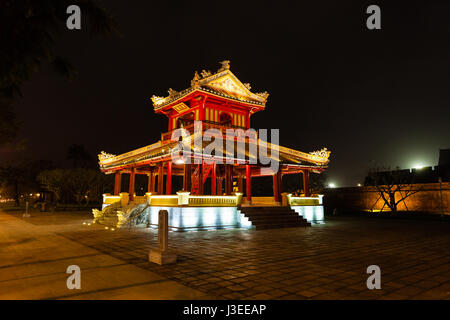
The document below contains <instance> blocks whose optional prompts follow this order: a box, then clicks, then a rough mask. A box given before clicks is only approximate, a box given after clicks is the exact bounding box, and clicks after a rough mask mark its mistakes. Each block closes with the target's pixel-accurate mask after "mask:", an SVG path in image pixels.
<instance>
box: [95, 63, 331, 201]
mask: <svg viewBox="0 0 450 320" xmlns="http://www.w3.org/2000/svg"><path fill="white" fill-rule="evenodd" d="M221 64H222V66H221V68H220V69H219V70H218V71H217V72H216V73H211V72H209V71H205V70H203V71H202V72H201V73H200V74H199V73H197V72H195V75H194V78H193V79H192V81H191V86H190V87H189V88H188V89H185V90H183V91H179V92H177V91H175V90H172V89H169V91H168V93H169V95H168V96H167V97H157V96H153V97H152V101H153V106H154V110H155V112H156V113H158V114H163V115H166V116H167V118H168V131H167V132H164V133H162V134H161V139H160V140H159V141H157V142H156V143H153V144H151V145H148V146H145V147H143V148H140V149H137V150H133V151H130V152H127V153H124V154H120V155H111V154H107V153H105V152H102V153H101V154H100V155H99V164H100V169H101V171H102V172H104V173H106V174H114V175H115V188H114V195H106V196H105V204H107V203H108V201H109V203H111V201H116V200H117V199H118V197H120V195H121V194H122V198H123V197H124V193H121V191H122V190H121V189H120V188H121V176H122V174H129V175H130V184H129V189H128V190H127V191H128V192H127V195H126V196H128V198H129V199H128V201H135V202H137V203H139V202H143V201H150V198H151V204H152V205H155V206H156V205H160V206H163V205H169V206H183V205H184V206H210V207H216V206H239V205H242V206H246V205H249V206H250V205H252V204H253V205H256V204H257V203H261V201H262V202H266V204H267V205H279V204H281V203H282V200H283V199H282V189H281V180H282V177H283V175H286V174H298V173H302V174H303V185H304V190H303V196H304V201H305V202H308V201H309V202H311V201H315V202H314V203H315V204H318V203H319V198H318V197H313V196H312V195H311V192H310V189H309V174H310V172H314V173H321V172H322V171H324V170H325V169H326V166H327V164H328V161H329V160H328V157H329V154H330V152H329V151H328V150H327V149H323V150H321V151H316V152H311V153H305V152H301V151H297V150H293V149H289V148H285V147H281V146H278V145H275V144H271V143H265V144H264V146H265V148H266V150H267V152H268V154H269V155H270V157H271V160H272V161H277V164H278V165H277V167H278V168H279V169H277V170H273V168H271V167H269V166H267V165H264V164H261V163H259V162H258V161H252V160H254V159H252V155H251V154H249V150H250V148H251V146H252V145H257V148H261V146H260V144H261V140H259V138H258V136H255V137H254V138H253V139H252V138H251V137H250V138H249V137H248V136H245V137H244V138H242V137H241V139H243V140H242V141H245V157H238V156H237V154H236V153H232V154H230V153H229V152H227V150H226V148H225V146H224V147H223V150H221V151H222V152H220V154H221V155H219V156H217V154H214V156H213V157H211V158H210V159H209V160H208V161H205V160H204V157H202V153H203V150H204V149H205V147H206V146H207V145H208V143H205V142H204V141H203V142H202V144H201V145H200V148H198V147H197V148H196V147H195V145H194V143H193V146H192V149H191V150H190V151H191V152H190V153H189V155H188V156H187V161H182V160H178V161H173V160H172V159H173V157H172V156H173V154H174V152H176V151H179V148H180V140H181V139H179V137H175V138H174V135H173V134H174V131H175V130H177V129H180V128H183V129H184V130H187V132H188V133H189V134H190V135H191V137H190V138H192V141H194V140H195V139H196V137H195V136H194V134H195V132H196V131H194V129H198V128H199V126H198V124H200V132H201V133H204V134H207V131H208V130H211V129H214V130H215V131H216V132H217V131H219V132H221V133H222V134H224V135H225V132H226V130H227V129H228V130H230V129H235V130H238V129H242V131H245V130H247V129H250V128H251V125H250V121H251V116H252V115H253V114H254V113H256V112H259V111H263V110H264V109H265V105H266V102H267V98H268V96H269V94H268V93H267V92H262V93H253V92H251V91H250V90H251V87H250V84H247V83H242V82H241V81H240V80H239V79H238V78H237V77H236V76H235V75H234V74H233V73H232V72H231V71H230V64H229V61H223V62H221ZM195 123H197V127H195V126H196V125H195ZM242 131H241V132H242ZM208 132H209V131H208ZM227 139H228V140H229V139H230V138H229V137H227V138H225V136H224V141H226V140H227ZM232 139H235V141H234V142H232V143H236V141H237V140H238V139H239V138H238V137H234V138H232ZM258 151H259V149H258ZM275 151H276V152H275ZM185 160H186V158H185ZM137 174H142V175H147V176H148V177H149V178H148V181H149V183H148V193H147V199H145V200H143V199H142V198H140V197H136V196H135V190H134V182H135V175H137ZM173 176H182V177H183V190H181V191H179V190H173V188H172V185H173V184H172V177H173ZM261 176H273V191H274V195H273V198H272V200H273V201H271V200H270V199H262V198H261V199H259V198H256V197H252V190H251V183H250V181H251V179H252V178H255V177H261ZM164 177H165V178H166V179H164ZM207 179H210V186H211V187H210V191H208V193H209V194H208V195H205V187H204V186H205V182H206V181H207ZM164 180H165V181H164ZM164 184H165V190H164ZM244 186H245V187H244ZM174 191H178V192H174ZM183 197H184V198H183ZM301 198H302V197H299V198H296V199H293V198H292V200H291V198H289V199H288V201H296V205H299V204H300V205H301V203H300V202H301V201H302V199H301ZM183 199H184V200H183ZM184 202H185V203H184Z"/></svg>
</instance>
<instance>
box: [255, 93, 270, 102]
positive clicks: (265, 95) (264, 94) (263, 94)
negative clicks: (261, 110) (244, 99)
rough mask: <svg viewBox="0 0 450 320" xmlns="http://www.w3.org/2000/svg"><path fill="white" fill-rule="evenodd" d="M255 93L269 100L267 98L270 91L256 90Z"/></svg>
mask: <svg viewBox="0 0 450 320" xmlns="http://www.w3.org/2000/svg"><path fill="white" fill-rule="evenodd" d="M255 94H256V95H257V96H260V97H261V98H263V99H264V100H267V98H268V97H269V93H268V92H267V91H264V92H255Z"/></svg>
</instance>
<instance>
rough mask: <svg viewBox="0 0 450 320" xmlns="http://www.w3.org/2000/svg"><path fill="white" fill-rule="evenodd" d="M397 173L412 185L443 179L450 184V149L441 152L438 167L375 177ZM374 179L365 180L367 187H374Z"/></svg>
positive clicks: (402, 170) (388, 172)
mask: <svg viewBox="0 0 450 320" xmlns="http://www.w3.org/2000/svg"><path fill="white" fill-rule="evenodd" d="M393 173H395V174H396V175H397V176H398V175H401V176H402V177H405V178H406V179H405V180H407V181H408V182H410V183H414V184H416V183H435V182H439V179H442V182H450V149H440V150H439V162H438V165H437V166H434V167H433V166H430V167H423V168H420V169H419V168H414V169H401V170H395V171H386V172H377V173H376V174H375V175H377V176H379V177H382V176H386V177H387V176H392V174H393ZM372 180H373V174H372V177H369V176H367V177H366V178H365V180H364V185H365V186H371V185H373V181H372ZM377 180H379V181H382V179H377Z"/></svg>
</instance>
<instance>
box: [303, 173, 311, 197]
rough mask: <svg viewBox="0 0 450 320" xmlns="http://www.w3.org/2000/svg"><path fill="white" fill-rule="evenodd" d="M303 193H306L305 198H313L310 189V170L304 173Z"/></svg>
mask: <svg viewBox="0 0 450 320" xmlns="http://www.w3.org/2000/svg"><path fill="white" fill-rule="evenodd" d="M303 192H304V193H305V197H309V196H311V191H310V189H309V170H304V171H303Z"/></svg>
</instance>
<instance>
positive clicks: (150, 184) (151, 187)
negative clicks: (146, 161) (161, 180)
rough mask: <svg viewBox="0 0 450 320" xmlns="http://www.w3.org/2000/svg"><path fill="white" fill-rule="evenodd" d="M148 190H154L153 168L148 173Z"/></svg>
mask: <svg viewBox="0 0 450 320" xmlns="http://www.w3.org/2000/svg"><path fill="white" fill-rule="evenodd" d="M148 192H153V193H154V192H155V173H154V172H153V169H152V171H151V172H150V174H149V175H148Z"/></svg>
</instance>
